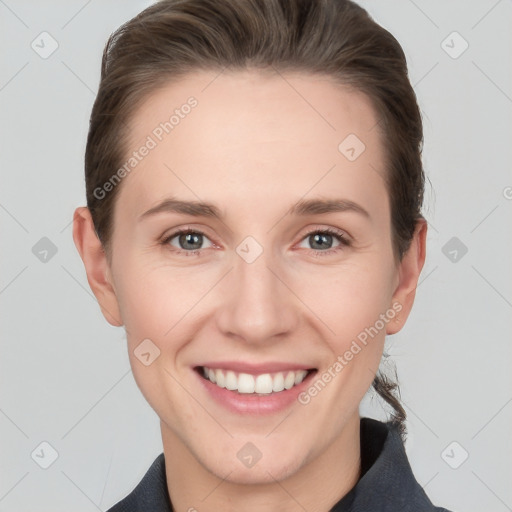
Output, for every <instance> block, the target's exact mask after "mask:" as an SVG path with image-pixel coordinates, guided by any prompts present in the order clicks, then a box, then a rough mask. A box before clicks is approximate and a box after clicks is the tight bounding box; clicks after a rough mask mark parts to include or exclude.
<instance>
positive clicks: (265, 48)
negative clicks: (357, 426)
mask: <svg viewBox="0 0 512 512" xmlns="http://www.w3.org/2000/svg"><path fill="white" fill-rule="evenodd" d="M272 67H273V68H274V69H276V70H278V71H287V70H289V71H297V72H304V73H307V74H321V75H327V76H329V77H330V78H332V79H333V80H335V81H336V82H337V83H340V84H343V85H346V86H349V87H352V88H354V89H356V90H359V91H361V92H363V93H365V94H366V95H367V96H368V97H369V98H370V100H371V101H372V102H373V105H374V108H375V111H376V113H377V115H378V118H379V121H378V128H379V129H380V130H381V133H382V137H384V141H385V144H384V145H385V147H386V148H387V154H386V162H385V171H386V173H385V179H386V184H387V190H388V193H389V197H390V204H391V223H392V242H393V250H394V254H395V259H396V261H400V260H401V259H402V256H403V255H404V253H405V252H406V251H407V249H408V248H409V245H410V242H411V240H412V237H413V234H414V230H415V227H416V222H417V221H418V220H419V219H421V218H423V217H422V215H421V207H422V203H423V189H424V173H423V166H422V162H421V150H422V143H423V127H422V121H421V115H420V111H419V108H418V105H417V101H416V96H415V93H414V90H413V88H412V86H411V84H410V81H409V79H408V74H407V64H406V59H405V55H404V52H403V50H402V48H401V46H400V44H399V43H398V41H397V40H396V39H395V38H394V37H393V36H392V35H391V34H390V33H389V32H388V31H386V30H385V29H384V28H382V27H381V26H380V25H378V24H377V23H375V22H374V21H373V20H372V19H371V17H370V16H369V15H368V13H367V12H366V11H365V10H364V9H363V8H361V7H360V6H358V5H357V4H355V3H353V2H351V1H349V0H160V1H158V2H157V3H155V4H154V5H152V6H150V7H148V8H147V9H145V10H144V11H142V12H141V13H140V14H138V15H137V16H135V17H134V18H133V19H132V20H130V21H128V22H127V23H125V24H124V25H122V26H121V27H120V28H119V29H118V30H116V31H115V32H114V33H113V34H112V35H111V36H110V38H109V40H108V42H107V44H106V47H105V50H104V53H103V60H102V67H101V81H100V85H99V91H98V95H97V97H96V100H95V103H94V106H93V109H92V113H91V118H90V127H89V134H88V139H87V147H86V152H85V178H86V193H87V206H88V207H89V209H90V211H91V214H92V218H93V222H94V226H95V229H96V233H97V235H98V237H99V239H100V240H101V242H102V244H103V247H104V249H105V251H106V253H107V256H108V255H109V253H110V240H111V235H112V229H113V226H112V218H113V206H114V203H115V198H116V196H117V194H118V193H119V188H120V186H121V185H119V186H116V187H113V188H112V190H111V191H109V193H108V194H103V195H102V196H101V197H99V195H98V193H97V192H96V193H95V191H97V190H98V189H101V187H102V186H103V184H104V183H106V182H107V181H108V180H109V179H110V178H111V177H112V175H113V174H114V173H115V171H116V170H117V169H119V168H120V167H121V165H122V163H123V161H124V160H126V154H127V151H128V148H127V141H128V136H129V122H130V119H131V118H132V116H133V115H134V113H135V111H136V109H137V107H138V106H139V105H140V104H141V102H142V101H143V100H144V99H146V98H147V97H148V96H149V95H150V94H151V93H152V92H154V91H155V90H156V89H157V88H159V87H160V86H162V85H164V84H167V83H169V82H171V81H175V80H178V79H179V78H180V77H183V76H184V75H186V74H187V73H188V72H193V71H198V70H218V71H221V70H223V69H225V68H228V69H230V70H238V69H239V70H242V69H247V68H252V69H262V70H263V69H271V68H272ZM396 386H397V385H396V384H395V383H394V382H392V381H390V380H388V379H387V378H386V377H385V376H384V375H382V374H380V373H378V374H377V376H376V377H375V380H374V381H373V387H374V388H375V390H376V391H377V392H378V393H379V395H380V396H381V397H382V398H383V399H384V400H385V401H386V402H387V403H388V404H389V405H391V407H392V408H393V410H394V412H393V416H392V420H391V421H392V422H393V423H395V424H396V425H397V426H398V427H399V428H400V431H401V432H402V434H403V435H405V423H404V422H405V417H406V414H405V411H404V409H403V407H402V406H401V404H400V401H399V399H398V397H397V396H396V393H395V388H396Z"/></svg>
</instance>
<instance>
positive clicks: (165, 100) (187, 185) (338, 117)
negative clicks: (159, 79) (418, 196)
mask: <svg viewBox="0 0 512 512" xmlns="http://www.w3.org/2000/svg"><path fill="white" fill-rule="evenodd" d="M376 126H377V117H376V114H375V111H374V109H373V107H372V104H371V101H370V99H369V98H368V97H366V96H365V95H364V94H363V93H361V92H359V91H354V90H349V89H348V88H346V87H343V86H341V85H339V84H336V83H334V82H333V80H332V79H330V78H328V77H325V76H317V75H305V74H300V73H286V74H285V73H274V74H271V73H262V72H259V71H236V72H233V71H229V72H228V71H223V72H220V73H219V72H218V71H215V72H213V71H212V72H206V71H202V72H197V73H194V74H190V75H188V76H186V77H185V78H182V79H180V80H179V81H176V82H174V83H169V84H167V85H165V86H163V87H161V88H160V89H158V90H157V91H155V92H153V93H152V94H151V95H150V96H149V97H148V98H146V100H145V101H144V102H143V103H142V104H141V106H140V107H139V108H138V110H137V111H136V113H135V115H134V117H133V118H132V120H131V123H130V127H131V130H132V131H131V137H130V151H129V154H128V155H127V158H128V157H129V156H130V154H131V152H132V151H137V150H138V149H139V148H140V147H142V146H144V145H147V146H148V145H150V146H151V150H150V151H145V156H144V157H143V158H141V159H140V161H138V162H137V164H136V168H134V171H132V172H130V175H129V176H128V177H127V178H125V180H124V181H125V182H124V183H123V189H125V190H123V192H122V194H120V195H121V196H122V197H124V200H125V201H129V202H130V203H131V205H132V206H133V211H134V212H138V213H140V212H141V211H142V209H144V208H146V207H149V206H151V205H152V203H154V202H157V201H158V200H160V199H162V198H163V197H165V196H166V195H169V193H172V194H176V195H180V196H181V197H187V198H189V199H191V200H196V199H198V198H199V197H200V198H207V199H209V200H212V201H216V200H218V201H219V202H220V203H222V202H223V201H224V202H225V201H227V200H228V199H229V201H230V203H231V204H233V205H234V204H236V201H237V199H238V200H239V202H240V206H243V205H246V206H247V211H248V212H249V210H251V208H252V209H253V211H254V207H255V204H256V203H257V202H259V204H260V205H261V204H267V205H268V206H269V207H270V205H271V204H279V203H281V204H283V202H286V205H283V206H288V203H289V201H288V199H287V197H288V196H289V198H290V200H297V199H300V198H301V197H303V196H305V195H306V194H314V193H316V194H317V195H318V194H321V195H324V196H325V195H329V194H330V193H332V192H333V191H339V193H340V194H345V195H347V194H348V195H349V196H351V197H350V199H353V200H358V201H362V202H365V203H367V204H368V203H371V204H372V205H373V207H374V208H376V209H379V208H383V207H386V205H387V198H386V197H382V196H383V190H384V186H385V185H384V181H383V179H382V177H383V172H384V170H383V151H382V147H381V140H380V135H379V132H378V130H377V128H376ZM148 141H151V142H150V143H148ZM338 195H339V194H338ZM384 195H385V194H384ZM242 197H243V198H244V199H243V200H242V199H241V198H242ZM251 198H254V201H255V203H254V204H251ZM379 198H380V199H379ZM378 199H379V200H378ZM262 201H263V203H262ZM371 207H372V206H371V205H370V208H371Z"/></svg>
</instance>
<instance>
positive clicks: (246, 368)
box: [198, 361, 314, 375]
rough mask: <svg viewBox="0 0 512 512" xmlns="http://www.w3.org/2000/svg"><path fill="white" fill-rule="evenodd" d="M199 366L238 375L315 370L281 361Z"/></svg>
mask: <svg viewBox="0 0 512 512" xmlns="http://www.w3.org/2000/svg"><path fill="white" fill-rule="evenodd" d="M198 366H206V367H207V368H211V369H214V370H231V371H233V372H236V373H248V374H251V375H261V374H264V373H277V372H283V371H298V370H313V369H314V368H313V367H312V366H311V365H305V364H300V363H284V362H279V361H269V362H267V363H258V364H256V363H249V362H243V361H206V362H204V363H202V364H200V365H198Z"/></svg>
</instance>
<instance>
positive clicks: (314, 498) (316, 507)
mask: <svg viewBox="0 0 512 512" xmlns="http://www.w3.org/2000/svg"><path fill="white" fill-rule="evenodd" d="M359 422H360V418H359V414H358V413H357V414H355V415H354V416H353V417H352V418H351V419H350V420H349V421H348V422H347V424H346V425H345V427H344V429H343V431H342V432H341V433H340V435H339V436H338V437H337V438H336V439H335V440H334V441H333V442H332V443H331V444H329V445H328V446H327V448H326V449H325V450H324V451H323V452H321V453H319V454H318V455H317V456H316V457H314V458H312V459H311V460H308V461H307V462H305V463H304V464H303V465H301V466H300V467H299V469H298V470H297V471H295V472H294V473H293V474H292V475H290V476H288V477H287V478H284V479H282V480H280V481H278V480H276V479H273V480H271V481H270V482H267V483H256V484H240V483H236V482H232V481H230V480H229V471H226V473H227V475H223V478H222V477H219V476H217V475H215V474H214V473H212V472H211V471H209V470H208V469H207V468H206V467H205V466H204V465H202V464H201V463H200V462H199V461H198V460H197V458H196V457H195V456H194V455H193V454H192V452H191V451H190V450H189V449H188V447H187V446H185V444H184V443H183V442H182V441H181V439H180V438H179V437H178V436H176V434H175V433H174V432H173V431H171V430H170V429H169V427H168V426H167V425H166V424H164V423H163V422H161V429H162V441H163V447H164V456H165V469H166V477H167V487H168V490H169V495H170V497H171V500H172V507H173V511H174V512H217V511H218V510H223V511H226V512H230V511H239V510H244V511H245V512H253V511H260V510H265V511H268V512H277V511H279V512H299V511H300V512H303V511H304V510H308V511H309V512H328V511H329V510H330V509H331V508H332V507H333V506H334V505H335V504H336V503H337V502H338V501H339V500H340V499H341V498H342V497H343V496H345V494H347V493H348V492H349V491H350V490H351V489H352V488H353V487H354V486H355V484H356V483H357V481H358V479H359V476H360V470H361V459H360V434H359Z"/></svg>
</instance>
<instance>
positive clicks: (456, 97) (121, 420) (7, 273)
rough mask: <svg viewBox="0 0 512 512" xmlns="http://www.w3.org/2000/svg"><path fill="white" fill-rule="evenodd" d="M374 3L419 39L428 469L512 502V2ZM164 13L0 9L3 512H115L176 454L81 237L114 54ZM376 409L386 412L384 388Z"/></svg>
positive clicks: (475, 498) (57, 4) (423, 457)
mask: <svg viewBox="0 0 512 512" xmlns="http://www.w3.org/2000/svg"><path fill="white" fill-rule="evenodd" d="M360 3H361V4H362V5H363V6H364V7H366V8H367V9H368V10H369V12H370V14H372V16H373V17H374V18H375V19H376V20H377V21H378V22H379V23H380V24H382V25H383V26H385V27H386V28H387V29H388V30H390V31H391V32H392V33H393V34H394V35H395V36H396V37H397V39H398V40H399V41H400V42H401V44H402V46H403V47H404V50H405V52H406V54H407V57H408V60H409V66H410V76H411V81H412V83H413V84H414V86H415V90H416V92H417V95H418V99H419V103H420V106H421V109H422V112H423V114H424V123H425V149H424V162H425V168H426V172H427V175H428V178H429V180H430V182H431V186H430V185H429V184H427V191H426V193H427V196H426V204H425V215H426V217H427V219H428V220H429V224H430V230H429V235H428V257H427V262H426V265H425V268H424V271H423V274H422V277H421V283H420V285H419V288H418V291H417V298H416V304H415V307H414V309H413V313H412V315H411V317H410V319H409V321H408V323H407V325H406V327H405V328H404V329H403V330H402V331H401V332H400V333H399V334H397V335H395V336H392V337H390V338H389V340H388V349H387V350H388V352H389V354H390V359H391V360H393V361H395V362H396V365H397V368H398V376H399V379H400V383H401V390H402V398H403V402H404V404H405V407H406V410H407V413H408V422H407V425H408V431H409V436H408V440H407V443H406V447H407V451H408V454H409V458H410V461H411V465H412V467H413V470H414V472H415V475H416V477H417V479H418V481H419V482H420V483H421V484H422V485H423V486H424V487H425V489H426V491H427V493H428V494H429V496H430V497H431V499H432V500H433V502H434V503H436V504H439V505H443V506H445V507H446V508H449V509H451V510H454V511H465V512H481V511H482V510H485V511H493V512H501V511H506V510H512V487H511V486H510V479H511V473H512V429H511V424H512V403H511V402H512V386H511V379H510V370H509V368H510V364H511V362H512V344H511V343H510V341H511V322H510V318H511V311H512V279H511V274H512V272H511V270H510V269H511V261H512V244H511V237H510V233H511V232H512V229H511V227H512V226H511V224H512V222H511V220H512V216H511V209H512V199H511V198H512V173H511V169H510V162H511V161H512V158H511V157H512V154H511V152H512V151H511V146H512V144H511V143H512V139H511V135H512V133H511V128H512V76H511V64H510V63H511V62H512V59H511V49H512V30H511V28H512V27H511V20H512V2H511V1H510V0H480V1H474V2H468V1H466V0H452V1H449V2H447V1H445V0H430V1H426V0H415V1H413V0H394V1H391V0H387V1H383V0H373V1H361V2H360ZM149 4H150V2H149V1H141V0H103V1H101V2H100V1H99V0H89V1H84V0H73V1H70V0H67V1H64V0H60V1H57V0H52V1H45V2H36V1H35V0H33V1H21V0H19V1H15V0H0V20H1V21H0V23H1V25H0V48H1V62H0V126H1V134H0V141H1V152H0V159H1V160H0V169H1V180H2V181H1V187H0V219H1V227H2V251H1V261H0V305H1V312H2V313H1V316H0V321H1V332H2V336H1V348H0V350H1V352H0V354H1V356H0V433H1V435H0V447H1V455H0V512H2V511H4V512H6V511H9V512H25V511H34V510H37V511H40V512H44V511H50V510H51V511H52V512H61V511H62V512H64V511H69V510H73V511H75V512H80V511H83V512H89V511H95V510H106V509H107V508H108V507H110V506H112V505H113V504H114V503H115V502H117V501H118V500H119V499H121V498H122V497H124V496H125V495H126V494H128V492H130V491H131V490H132V489H133V487H134V486H135V484H136V483H138V482H139V481H140V479H141V478H142V476H143V475H144V473H145V472H146V470H147V468H148V467H149V465H150V464H151V462H152V461H153V460H154V458H155V457H156V456H157V455H158V454H159V453H160V452H161V451H162V444H161V438H160V430H159V422H158V417H157V416H156V414H155V413H154V412H153V410H152V409H151V408H150V407H149V406H148V405H147V403H146V402H145V400H144V398H143V397H142V395H141V393H140V392H139V390H138V388H137V387H136V384H135V382H134V380H133V376H132V374H131V370H130V367H129V361H128V354H127V351H126V339H125V336H124V331H123V329H122V328H113V327H111V326H109V325H108V324H107V323H106V321H105V320H104V319H103V317H102V315H101V313H100V309H99V307H98V305H97V303H96V300H95V298H94V296H93V295H92V293H91V291H90V289H89V286H88V284H87V280H86V276H85V271H84V269H83V266H82V262H81V260H80V258H79V255H78V253H77V251H76V249H75V247H74V244H73V241H72V236H71V219H72V215H73V210H74V208H75V207H76V206H79V205H84V204H85V187H84V179H83V154H84V149H85V140H86V134H87V129H88V118H89V114H90V110H91V107H92V103H93V100H94V97H95V91H96V88H97V84H98V80H99V71H100V60H101V52H102V49H103V46H104V43H105V42H106V39H107V37H108V35H109V34H110V33H111V32H112V31H113V30H114V29H115V28H117V27H118V26H119V25H120V24H121V23H122V22H124V21H126V20H128V19H129V18H131V17H132V16H134V15H135V14H136V13H138V12H139V11H140V10H142V9H143V8H144V7H146V6H148V5H149ZM43 31H47V32H48V33H49V34H51V37H52V38H53V39H55V40H56V41H57V43H58V45H59V46H58V49H57V50H56V51H55V52H54V53H53V54H52V55H50V56H49V57H48V58H46V59H44V58H42V57H41V56H40V55H39V54H38V53H36V51H34V50H33V49H32V47H31V44H32V42H33V41H34V40H35V43H34V44H39V47H38V48H39V51H40V52H42V51H43V48H42V46H43V44H44V49H45V50H44V51H48V49H50V48H51V41H50V39H45V40H44V43H41V37H47V36H39V35H40V33H41V32H43ZM454 31H456V32H457V33H458V34H459V35H457V34H455V35H453V34H452V33H453V32H454ZM38 41H39V43H38ZM443 41H445V42H444V43H443ZM464 41H466V42H467V43H468V44H469V46H468V48H467V50H466V51H464V52H463V53H462V54H460V55H458V54H459V53H460V51H461V50H462V49H463V48H464V46H465V42H464ZM36 48H37V47H36ZM449 53H450V54H451V55H449ZM455 56H456V57H457V58H454V57H455ZM43 237H47V238H48V239H49V240H51V242H52V243H53V244H54V245H55V248H56V250H57V252H56V254H54V255H52V254H51V252H50V253H48V254H47V255H46V258H47V261H46V262H43V261H41V260H40V259H39V258H41V257H43V256H44V254H41V253H39V257H36V254H34V252H36V253H38V250H40V247H39V246H38V245H36V244H38V242H39V241H40V239H41V238H43ZM453 237H456V238H457V239H458V240H455V241H451V242H450V240H451V239H452V238H453ZM39 243H43V244H44V243H47V242H39ZM446 244H448V245H446ZM451 244H455V245H451ZM462 244H464V246H465V247H466V248H467V253H466V254H464V255H463V247H462ZM34 246H36V249H34V252H33V247H34ZM453 251H456V252H453ZM445 253H446V254H445ZM454 258H455V261H452V260H453V259H454ZM362 413H363V414H370V415H373V416H376V417H383V416H382V413H383V410H382V407H381V406H380V405H379V401H378V400H375V399H373V398H372V395H371V394H369V396H368V399H367V400H365V402H364V403H363V406H362ZM454 441H455V442H456V443H457V444H455V445H453V444H451V443H452V442H454ZM42 442H47V443H49V444H50V445H51V446H52V447H53V449H54V450H56V452H58V458H57V459H56V460H55V462H53V464H52V465H51V466H50V467H48V469H43V468H42V467H40V464H41V463H44V460H42V459H44V458H45V457H46V459H47V462H48V461H49V460H50V459H48V457H49V456H50V454H51V448H49V447H47V446H46V445H43V446H42V448H43V452H44V453H45V457H39V458H38V457H37V453H41V446H40V445H41V443H42ZM466 452H467V453H468V454H469V456H468V458H467V460H465V461H464V462H463V463H462V464H461V462H462V460H463V459H464V456H465V453H466ZM32 454H33V455H32ZM36 461H37V462H36ZM450 464H451V466H459V467H458V468H457V469H454V468H452V467H451V466H450ZM459 464H460V465H459Z"/></svg>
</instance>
